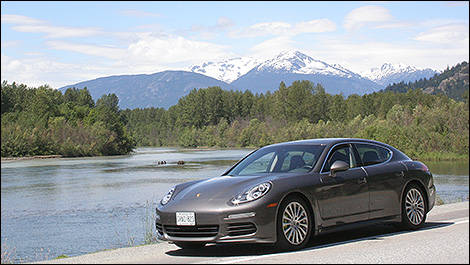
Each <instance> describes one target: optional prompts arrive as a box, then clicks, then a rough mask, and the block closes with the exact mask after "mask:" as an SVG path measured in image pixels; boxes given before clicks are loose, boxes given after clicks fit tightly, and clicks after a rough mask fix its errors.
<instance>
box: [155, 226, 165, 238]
mask: <svg viewBox="0 0 470 265" xmlns="http://www.w3.org/2000/svg"><path fill="white" fill-rule="evenodd" d="M155 227H156V228H157V231H158V233H160V234H161V235H163V229H162V224H159V223H155Z"/></svg>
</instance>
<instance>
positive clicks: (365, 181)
mask: <svg viewBox="0 0 470 265" xmlns="http://www.w3.org/2000/svg"><path fill="white" fill-rule="evenodd" d="M365 183H367V179H366V177H363V178H361V179H359V180H358V181H357V184H365Z"/></svg>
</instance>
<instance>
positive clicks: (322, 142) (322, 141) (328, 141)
mask: <svg viewBox="0 0 470 265" xmlns="http://www.w3.org/2000/svg"><path fill="white" fill-rule="evenodd" d="M341 142H366V143H377V144H381V145H385V146H389V145H387V144H384V143H381V142H378V141H375V140H368V139H361V138H317V139H306V140H296V141H289V142H283V143H277V144H271V145H268V146H280V145H291V144H292V145H295V144H309V145H334V144H337V143H341Z"/></svg>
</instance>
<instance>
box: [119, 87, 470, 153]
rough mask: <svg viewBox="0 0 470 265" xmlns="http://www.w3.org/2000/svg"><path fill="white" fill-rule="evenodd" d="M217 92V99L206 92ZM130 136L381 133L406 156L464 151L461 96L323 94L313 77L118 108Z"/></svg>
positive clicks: (267, 139)
mask: <svg viewBox="0 0 470 265" xmlns="http://www.w3.org/2000/svg"><path fill="white" fill-rule="evenodd" d="M211 99H217V100H211ZM124 113H125V115H126V117H127V120H128V123H127V128H128V130H129V131H130V132H131V133H132V134H133V135H134V137H135V139H136V141H137V144H138V145H141V146H144V145H149V144H150V145H153V146H165V145H166V146H169V145H174V146H184V147H197V146H219V147H248V146H249V147H257V146H264V145H267V144H271V143H276V142H283V141H291V140H299V139H309V138H324V137H358V138H367V139H375V140H378V141H382V142H385V143H388V144H391V145H393V146H396V147H397V148H399V149H401V150H402V151H404V152H405V153H406V154H408V155H409V156H411V157H413V158H426V159H438V160H439V159H444V160H445V159H461V158H466V157H467V158H468V150H469V144H468V142H469V139H468V126H469V124H468V118H469V117H468V113H469V111H468V102H456V101H454V100H452V99H450V98H448V97H447V96H445V95H431V94H427V93H424V92H423V91H422V90H420V89H416V90H409V91H407V92H406V93H396V92H393V91H381V92H376V93H372V94H368V95H363V96H358V95H351V96H349V97H348V98H344V97H343V96H341V95H329V94H326V93H325V92H324V89H323V88H322V87H321V85H315V84H313V83H311V82H309V81H296V82H294V83H292V85H291V86H289V87H286V86H285V84H284V83H281V84H280V86H279V89H278V90H276V91H274V93H266V94H256V95H253V94H251V93H248V92H244V93H242V92H240V91H225V90H222V89H220V88H218V87H211V88H206V89H199V90H196V89H194V90H192V91H191V92H190V93H189V94H188V95H187V96H186V97H183V98H181V99H180V101H179V102H178V103H177V104H176V105H175V106H173V107H171V108H170V109H169V110H167V111H166V110H164V109H155V108H149V109H135V110H126V111H125V112H124Z"/></svg>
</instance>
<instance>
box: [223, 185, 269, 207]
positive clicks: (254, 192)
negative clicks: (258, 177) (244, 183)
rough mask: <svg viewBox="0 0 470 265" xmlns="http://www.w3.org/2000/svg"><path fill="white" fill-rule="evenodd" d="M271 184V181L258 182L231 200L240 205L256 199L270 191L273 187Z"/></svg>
mask: <svg viewBox="0 0 470 265" xmlns="http://www.w3.org/2000/svg"><path fill="white" fill-rule="evenodd" d="M271 186H272V184H271V182H265V183H261V184H258V185H256V186H254V187H253V188H251V189H249V190H247V191H245V192H243V193H242V194H240V195H238V196H237V197H235V198H233V199H232V200H231V201H230V202H231V203H232V204H234V205H238V204H240V203H245V202H251V201H254V200H256V199H259V198H261V197H263V196H264V195H266V193H268V191H269V190H270V189H271Z"/></svg>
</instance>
